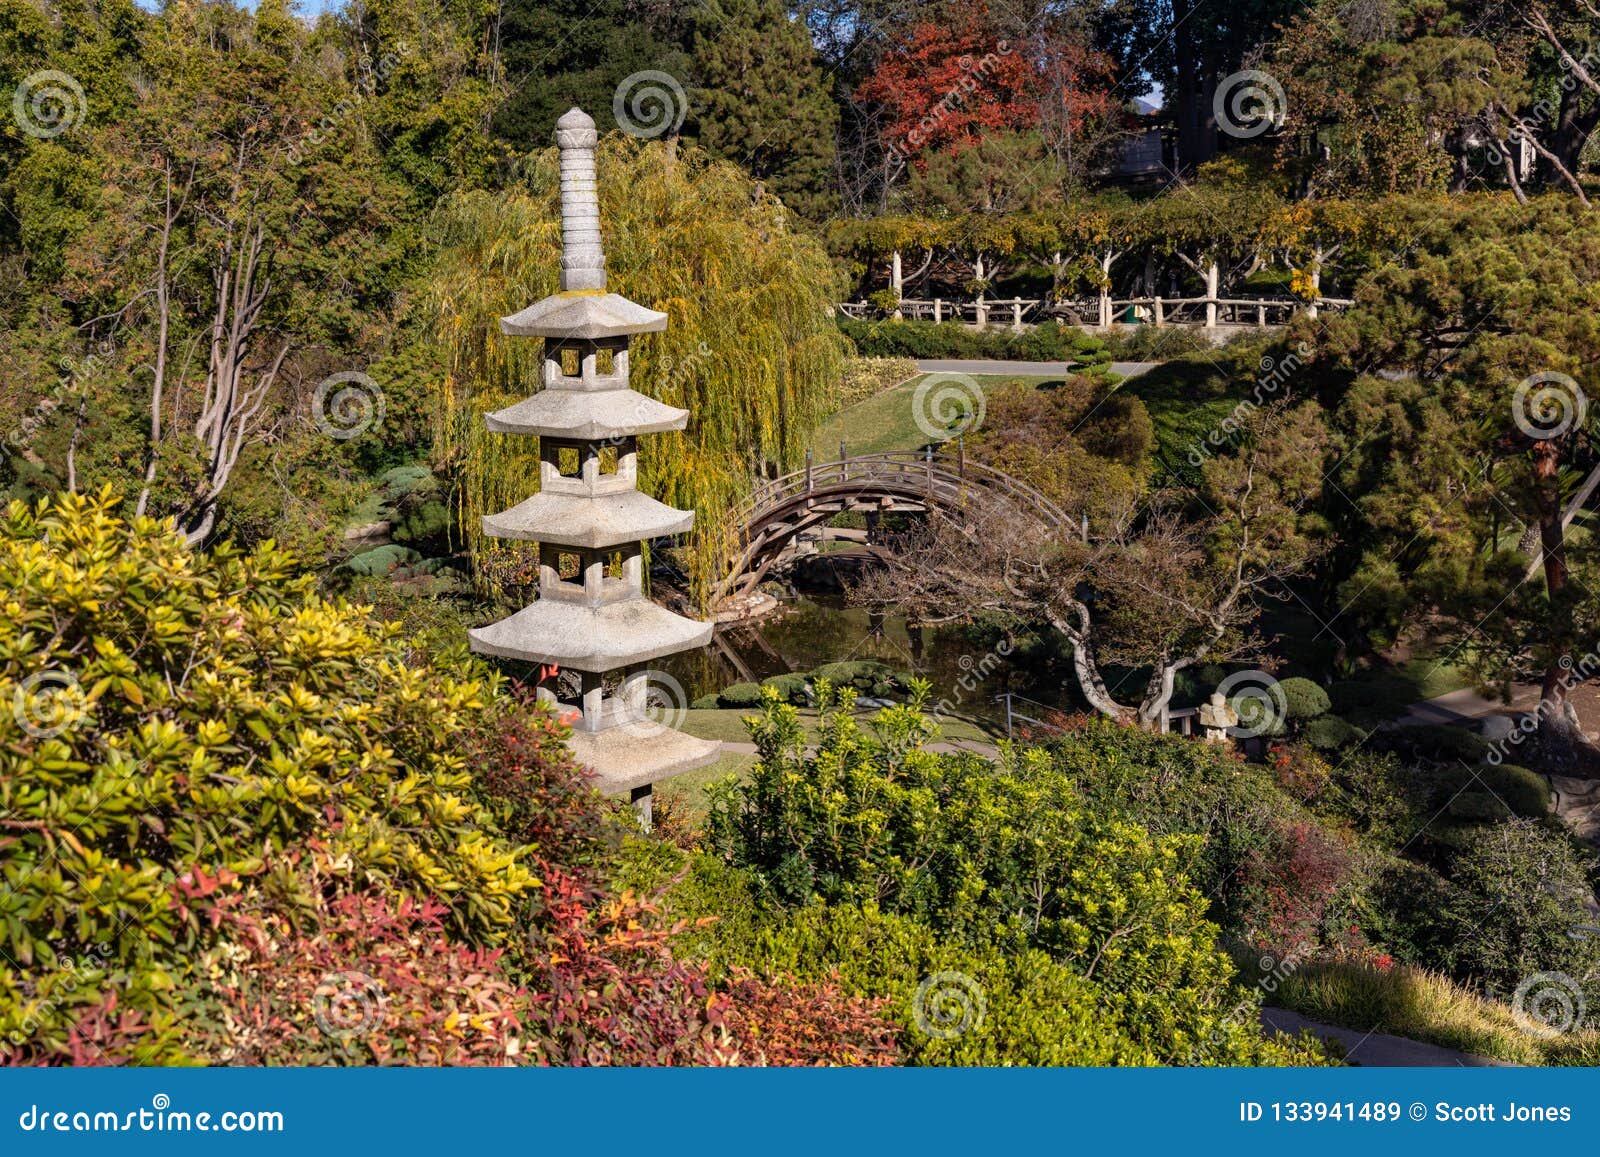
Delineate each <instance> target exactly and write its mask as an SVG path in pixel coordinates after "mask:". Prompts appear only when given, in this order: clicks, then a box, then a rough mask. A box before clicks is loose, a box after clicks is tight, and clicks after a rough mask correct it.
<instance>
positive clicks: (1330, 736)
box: [1305, 715, 1367, 751]
mask: <svg viewBox="0 0 1600 1157" xmlns="http://www.w3.org/2000/svg"><path fill="white" fill-rule="evenodd" d="M1366 734H1367V733H1366V732H1364V731H1362V730H1361V729H1360V728H1359V727H1356V726H1355V725H1354V724H1351V723H1347V722H1345V721H1344V720H1343V719H1340V718H1339V717H1338V716H1337V715H1322V716H1319V717H1318V718H1316V719H1313V720H1311V721H1310V722H1309V723H1307V724H1306V728H1305V739H1306V742H1307V743H1309V744H1311V746H1312V747H1314V748H1316V749H1317V750H1318V751H1338V750H1339V749H1340V748H1343V747H1349V746H1350V745H1351V744H1354V743H1360V742H1361V741H1362V740H1363V739H1365V738H1366Z"/></svg>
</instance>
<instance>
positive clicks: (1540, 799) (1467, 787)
mask: <svg viewBox="0 0 1600 1157" xmlns="http://www.w3.org/2000/svg"><path fill="white" fill-rule="evenodd" d="M1431 780H1432V783H1433V785H1434V799H1433V802H1434V804H1435V806H1443V805H1444V804H1446V803H1447V802H1449V801H1450V800H1451V799H1452V798H1462V797H1464V796H1466V795H1471V794H1481V795H1483V796H1484V797H1485V798H1487V799H1488V800H1491V801H1493V802H1494V804H1495V806H1494V807H1492V808H1491V807H1489V806H1488V805H1487V804H1484V803H1482V802H1481V801H1480V802H1479V803H1476V804H1467V805H1464V807H1465V809H1466V810H1458V809H1456V808H1455V807H1454V805H1452V806H1451V812H1450V814H1451V815H1453V816H1457V817H1458V818H1461V819H1505V818H1506V817H1507V816H1508V815H1519V816H1529V817H1532V818H1535V819H1537V818H1539V817H1540V816H1544V815H1547V814H1549V811H1550V783H1549V781H1548V780H1546V779H1545V777H1544V776H1542V775H1540V774H1539V773H1538V772H1536V771H1529V770H1528V769H1527V768H1525V767H1517V766H1515V765H1513V764H1502V765H1500V766H1498V767H1495V766H1491V765H1489V764H1480V765H1477V766H1474V767H1461V766H1460V765H1456V766H1446V767H1442V768H1440V769H1439V770H1438V771H1437V772H1435V773H1433V775H1432V776H1431ZM1474 808H1476V809H1477V811H1478V813H1479V814H1473V815H1469V814H1468V811H1470V810H1472V809H1474Z"/></svg>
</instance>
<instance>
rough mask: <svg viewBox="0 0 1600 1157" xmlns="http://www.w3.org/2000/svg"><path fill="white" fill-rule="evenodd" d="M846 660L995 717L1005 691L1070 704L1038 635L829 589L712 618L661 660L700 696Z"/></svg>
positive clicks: (956, 706)
mask: <svg viewBox="0 0 1600 1157" xmlns="http://www.w3.org/2000/svg"><path fill="white" fill-rule="evenodd" d="M847 660H873V661H876V662H880V663H886V664H888V665H889V666H891V667H894V668H896V669H897V670H900V671H907V672H911V673H914V674H917V675H919V676H921V677H922V678H924V679H927V680H928V681H929V682H930V683H932V684H933V693H932V698H931V702H932V703H939V702H941V701H942V702H943V703H944V705H945V709H946V710H947V711H949V712H951V713H952V714H956V715H961V716H966V717H969V718H973V719H977V720H980V721H983V722H987V723H994V724H1003V723H1004V721H1005V705H1004V703H1002V702H999V701H998V697H999V696H1000V695H1001V694H1002V693H1003V692H1007V691H1010V692H1013V693H1016V694H1019V695H1024V696H1027V697H1028V698H1029V699H1031V700H1033V701H1035V705H1036V706H1037V705H1039V704H1043V705H1046V706H1049V707H1062V708H1064V709H1067V710H1076V709H1077V705H1076V703H1075V702H1074V700H1073V698H1072V694H1071V692H1070V691H1069V690H1068V689H1067V688H1066V686H1065V685H1064V681H1063V680H1064V677H1070V675H1069V671H1068V669H1067V668H1066V667H1065V665H1064V664H1062V663H1061V661H1060V659H1059V657H1058V656H1057V655H1056V654H1055V653H1054V649H1053V648H1052V647H1050V646H1048V645H1047V643H1046V642H1045V641H1043V640H1040V639H1038V638H1036V637H1032V636H1020V637H1008V636H1006V635H1005V634H1003V633H1001V632H998V631H994V630H985V629H983V628H963V627H939V628H933V627H908V626H907V625H906V621H905V620H904V619H903V618H899V617H897V616H892V615H889V616H886V615H876V614H872V613H869V612H868V611H866V610H864V609H862V608H860V607H852V606H849V605H847V604H846V602H845V600H844V599H843V598H842V597H840V596H838V595H826V594H806V595H800V596H798V597H796V598H793V599H792V600H791V601H788V602H785V603H784V605H783V608H782V609H781V610H780V611H778V612H775V613H774V614H773V615H771V616H770V617H768V618H765V619H762V620H759V621H757V622H754V623H749V624H735V625H729V626H723V627H719V628H718V629H717V638H716V641H715V642H714V643H713V645H712V646H710V647H707V648H705V649H704V650H702V651H698V652H695V653H693V654H689V655H679V656H674V657H673V658H672V659H671V660H668V661H666V662H663V663H662V664H661V666H662V668H663V669H664V670H665V671H666V672H667V673H668V674H670V675H672V676H673V677H674V678H675V679H677V680H678V681H679V682H681V683H682V684H683V685H684V689H685V690H686V691H687V692H688V693H689V695H690V697H691V698H699V697H700V696H702V695H711V694H715V693H716V692H718V691H720V690H722V689H723V688H724V687H727V686H729V685H731V684H733V683H740V682H746V681H760V680H762V679H765V678H767V677H768V676H771V675H783V674H787V673H790V672H808V671H812V670H815V669H816V668H817V667H820V666H822V665H823V664H825V663H836V662H843V661H847ZM1019 709H1020V708H1019Z"/></svg>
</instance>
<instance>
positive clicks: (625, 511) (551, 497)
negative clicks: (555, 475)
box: [483, 490, 694, 550]
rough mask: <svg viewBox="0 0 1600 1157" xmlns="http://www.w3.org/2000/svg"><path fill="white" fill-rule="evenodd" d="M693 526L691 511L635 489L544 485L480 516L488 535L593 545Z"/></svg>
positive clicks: (636, 539) (613, 543)
mask: <svg viewBox="0 0 1600 1157" xmlns="http://www.w3.org/2000/svg"><path fill="white" fill-rule="evenodd" d="M693 526H694V511H692V510H675V509H673V508H672V507H670V506H668V505H667V504H666V503H664V502H657V501H656V500H655V499H654V498H651V497H650V496H649V495H648V494H642V493H640V492H639V491H637V490H623V491H619V492H617V493H615V494H599V495H594V496H587V495H577V494H553V493H551V492H549V491H544V492H541V493H539V494H535V495H534V496H533V497H532V498H530V499H528V500H527V501H525V502H519V503H517V505H515V506H513V507H512V508H511V509H510V510H502V511H501V512H500V513H499V514H489V515H485V516H484V519H483V533H484V534H486V535H488V536H489V537H490V538H515V539H521V540H524V541H528V542H548V543H552V544H554V545H556V546H579V547H588V548H589V549H591V550H601V549H604V548H605V547H608V546H621V545H622V544H623V543H625V542H641V541H644V540H647V539H652V538H661V537H663V536H665V535H669V534H682V533H684V532H685V531H688V530H690V529H691V528H693Z"/></svg>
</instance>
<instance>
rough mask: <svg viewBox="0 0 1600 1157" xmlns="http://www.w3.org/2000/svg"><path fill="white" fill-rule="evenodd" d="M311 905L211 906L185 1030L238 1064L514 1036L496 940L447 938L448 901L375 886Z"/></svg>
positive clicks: (445, 1046)
mask: <svg viewBox="0 0 1600 1157" xmlns="http://www.w3.org/2000/svg"><path fill="white" fill-rule="evenodd" d="M310 883H311V884H312V887H311V888H310V889H308V892H309V894H310V895H313V896H315V897H316V900H314V901H313V903H314V904H315V907H313V908H312V909H310V910H309V911H308V910H304V909H301V910H297V909H296V907H295V906H293V905H284V906H281V907H280V906H277V905H274V904H273V903H271V902H270V901H269V902H263V898H264V895H265V889H259V890H253V891H252V892H251V893H236V894H235V896H234V897H230V898H238V899H244V898H246V897H247V896H248V897H249V899H250V900H251V901H252V903H251V905H250V906H249V907H246V906H244V905H228V906H216V907H212V908H210V909H208V910H207V911H206V913H205V915H206V917H207V918H208V919H215V920H216V921H217V927H218V930H219V932H220V933H221V934H222V937H223V940H224V944H223V946H222V947H221V948H220V949H218V950H216V951H214V952H212V953H210V954H209V955H208V959H207V967H206V969H205V978H204V980H202V982H201V985H200V987H199V988H198V990H197V991H196V992H195V993H194V995H193V997H192V998H191V1006H190V1008H189V1009H188V1012H189V1014H190V1015H189V1016H188V1017H187V1018H186V1019H187V1020H188V1023H189V1026H190V1030H191V1031H190V1034H189V1036H188V1040H187V1044H188V1047H189V1049H190V1051H191V1052H193V1053H195V1054H196V1055H197V1056H198V1057H199V1059H202V1060H205V1061H208V1062H212V1063H220V1064H238V1065H317V1064H409V1065H485V1064H488V1065H494V1064H505V1063H508V1062H510V1061H512V1060H513V1059H514V1058H515V1057H516V1055H517V1052H518V1051H519V1048H520V1042H519V1037H520V1031H521V1030H520V1023H519V1019H518V1012H519V1008H520V1006H521V1004H522V1003H523V994H522V992H521V991H520V990H519V989H518V988H517V986H516V985H515V984H514V983H513V982H512V981H511V979H510V977H509V976H508V975H507V972H506V970H505V967H504V963H503V958H504V956H505V950H504V949H500V948H494V949H485V948H473V947H469V946H468V945H465V944H461V943H458V942H456V941H454V940H452V939H451V937H450V935H449V933H448V931H447V929H446V926H445V922H444V917H445V915H446V913H447V909H446V908H445V907H444V905H442V904H439V903H437V902H435V901H432V900H425V901H418V900H414V899H412V898H410V897H408V896H404V895H401V896H394V895H387V894H383V893H378V892H371V891H368V892H359V893H347V894H343V895H336V896H335V898H334V899H332V900H331V901H326V902H323V901H322V899H321V893H322V889H321V888H320V887H319V886H318V885H319V884H320V881H317V880H312V881H310Z"/></svg>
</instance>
